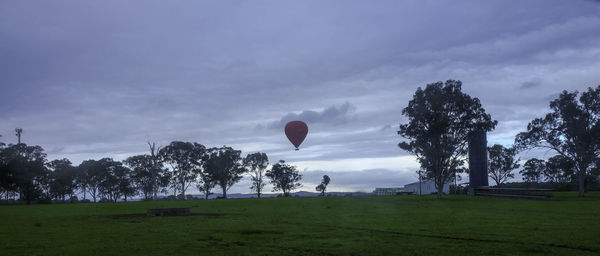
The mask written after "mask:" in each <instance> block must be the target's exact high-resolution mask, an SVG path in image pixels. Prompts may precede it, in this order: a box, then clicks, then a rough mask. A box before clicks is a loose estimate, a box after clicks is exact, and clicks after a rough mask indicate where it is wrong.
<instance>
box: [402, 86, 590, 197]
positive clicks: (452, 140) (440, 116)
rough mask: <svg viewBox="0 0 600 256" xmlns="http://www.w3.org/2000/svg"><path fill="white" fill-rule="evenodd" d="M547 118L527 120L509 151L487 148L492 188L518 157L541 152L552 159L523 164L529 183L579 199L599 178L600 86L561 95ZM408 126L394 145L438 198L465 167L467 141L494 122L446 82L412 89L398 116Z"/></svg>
mask: <svg viewBox="0 0 600 256" xmlns="http://www.w3.org/2000/svg"><path fill="white" fill-rule="evenodd" d="M550 109H551V112H550V113H548V114H546V115H545V116H544V117H540V118H536V119H534V120H532V121H531V122H530V123H529V124H528V125H527V129H526V131H524V132H521V133H519V134H517V135H516V136H515V142H514V144H513V145H511V146H507V147H504V146H502V145H499V144H496V145H493V146H491V147H488V148H487V149H488V155H489V162H488V172H489V177H491V178H492V179H493V180H494V181H495V182H496V184H497V185H502V184H503V183H504V182H506V181H507V180H508V179H509V178H513V177H514V174H513V171H514V170H515V169H517V168H519V167H520V164H519V162H520V159H516V155H517V154H518V153H519V152H523V151H525V150H529V149H533V148H542V149H547V150H548V151H549V152H554V153H555V154H556V155H555V156H553V157H551V158H549V159H548V160H547V161H545V160H540V159H535V158H533V159H528V160H527V161H526V162H525V163H524V164H523V167H524V168H523V170H521V171H520V173H521V174H522V175H523V179H524V180H525V181H529V182H540V181H547V182H571V181H573V182H576V183H577V188H578V192H579V196H584V194H585V191H586V188H589V186H586V184H588V185H589V184H590V183H593V182H597V181H598V177H599V176H600V170H599V169H600V86H597V87H596V88H592V87H590V88H588V89H587V90H586V91H585V92H583V93H581V94H579V92H577V91H573V92H568V91H566V90H565V91H563V92H562V93H561V94H560V95H559V96H558V98H556V99H554V100H552V101H551V102H550ZM402 114H403V115H404V116H406V117H407V118H408V122H407V123H405V124H401V125H400V127H399V130H398V134H399V135H401V136H402V137H404V138H406V139H407V141H403V142H401V143H399V144H398V146H399V147H400V148H401V149H404V150H406V151H408V152H410V153H412V154H414V155H415V156H416V157H417V161H418V162H419V163H420V165H421V170H419V171H418V174H419V177H420V178H421V177H423V178H426V179H431V180H433V181H435V184H436V187H437V191H438V193H437V194H438V198H441V197H442V189H443V185H444V184H445V183H448V182H452V181H454V182H456V179H457V178H458V177H459V176H458V174H459V173H465V172H468V171H469V169H468V168H467V167H466V166H465V165H466V163H465V161H466V158H467V155H468V141H469V138H470V137H471V136H472V135H473V134H475V133H476V132H481V131H483V132H490V131H492V130H494V128H495V127H496V125H497V124H498V121H496V120H493V119H492V118H491V116H490V115H489V114H488V113H486V111H485V109H484V108H483V107H482V105H481V102H480V101H479V99H478V98H474V97H471V96H469V95H468V94H466V93H464V92H462V82H461V81H457V80H448V81H446V82H445V83H444V82H436V83H432V84H428V85H427V86H426V87H425V88H424V89H422V88H420V87H419V88H418V89H417V91H416V92H415V94H414V96H413V98H412V100H410V101H409V103H408V106H407V107H405V108H404V109H403V110H402Z"/></svg>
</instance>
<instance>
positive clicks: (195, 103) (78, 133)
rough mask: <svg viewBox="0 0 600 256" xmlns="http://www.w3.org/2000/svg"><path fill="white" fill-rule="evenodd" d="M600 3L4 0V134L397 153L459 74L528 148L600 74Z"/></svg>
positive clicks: (119, 147)
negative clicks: (298, 123) (297, 122)
mask: <svg viewBox="0 0 600 256" xmlns="http://www.w3.org/2000/svg"><path fill="white" fill-rule="evenodd" d="M598 13H600V5H598V4H597V3H596V2H592V1H575V2H573V1H560V0H556V1H548V0H534V1H519V2H516V1H515V2H512V1H510V2H507V1H377V2H375V3H373V2H364V1H343V3H341V2H337V1H326V2H324V1H302V2H272V1H268V2H267V1H253V2H252V3H249V2H243V1H219V2H163V1H131V2H124V1H102V2H72V1H52V2H47V1H36V2H30V1H4V2H2V3H1V4H0V70H2V75H0V120H1V121H0V134H2V135H3V137H2V141H3V142H14V141H15V138H14V136H13V135H12V134H13V130H14V127H23V128H24V134H23V140H24V141H25V142H26V143H30V144H39V145H41V146H43V147H44V148H46V149H48V150H49V153H50V157H51V158H54V157H69V158H71V159H73V162H75V163H78V162H79V161H81V160H83V159H87V158H99V157H103V156H111V157H115V158H118V159H122V158H123V157H126V156H128V155H131V154H137V153H144V152H146V151H147V148H146V147H147V145H146V141H149V140H150V141H156V142H157V143H159V144H162V145H165V144H167V143H169V141H172V140H188V141H197V142H200V143H203V144H205V145H207V146H220V145H223V144H227V145H233V146H235V147H237V148H240V149H242V150H244V153H246V152H253V151H264V152H267V153H268V154H269V155H270V156H273V158H277V159H286V160H287V159H289V160H293V161H300V162H302V161H325V160H331V161H344V159H346V160H347V161H352V160H353V159H367V158H369V159H371V158H373V159H388V158H389V157H393V156H403V155H406V154H407V153H406V152H403V151H401V150H399V149H398V147H397V146H396V145H397V144H398V142H399V141H401V138H400V137H399V136H398V135H397V134H396V131H395V128H394V127H397V126H398V125H399V124H400V123H402V122H406V120H405V119H404V117H403V116H402V115H401V110H402V108H404V107H406V104H407V102H408V100H409V99H410V98H411V97H412V95H413V93H414V91H415V89H416V88H417V87H419V86H420V87H423V86H425V85H426V84H428V83H432V82H435V81H444V80H447V79H459V80H462V81H463V90H464V91H465V92H467V93H469V94H470V95H472V96H474V97H478V98H479V99H480V100H481V102H482V104H483V106H484V108H485V109H486V110H487V112H489V113H490V114H491V115H492V117H494V118H495V119H497V120H498V121H499V125H498V127H497V128H496V130H495V131H493V132H492V133H490V136H489V137H488V138H489V141H490V143H503V144H507V143H512V140H513V139H514V134H516V133H517V132H519V131H522V130H524V129H525V128H526V125H527V123H528V122H529V121H530V120H531V119H533V118H535V117H540V116H543V114H544V113H546V112H547V111H548V102H549V100H551V99H553V98H555V97H556V96H557V95H558V94H559V93H560V92H561V91H562V90H565V89H566V90H569V91H573V90H579V91H582V90H583V89H585V88H586V87H588V86H595V85H598V84H599V83H600V82H599V81H600V75H599V73H598V70H600V63H599V62H598V59H599V58H600V47H599V45H600V36H599V35H600V18H598V15H597V14H598ZM25 14H27V15H25ZM291 119H304V120H305V121H307V122H309V125H310V127H309V129H310V134H309V136H308V137H307V139H306V141H305V142H304V143H303V145H302V149H301V151H299V152H294V151H293V150H290V149H291V148H290V145H289V143H288V142H287V139H286V138H285V135H284V134H283V132H282V129H280V128H281V127H282V126H283V125H284V124H285V122H286V121H288V120H291ZM256 127H266V128H275V129H256ZM382 127H383V128H382ZM390 165H391V164H390ZM300 167H301V168H302V166H300ZM328 168H329V169H328V170H325V171H344V170H336V168H335V166H330V167H328ZM385 168H388V169H389V170H396V169H395V168H396V166H390V167H385ZM385 168H382V169H385ZM364 169H373V168H369V167H365V168H364ZM397 170H398V171H399V172H404V171H406V170H405V169H397ZM354 171H357V170H354ZM352 177H354V176H352ZM356 179H357V182H358V183H360V179H359V178H358V176H356ZM345 182H348V183H349V184H350V183H352V184H354V183H353V182H352V181H350V180H347V181H345Z"/></svg>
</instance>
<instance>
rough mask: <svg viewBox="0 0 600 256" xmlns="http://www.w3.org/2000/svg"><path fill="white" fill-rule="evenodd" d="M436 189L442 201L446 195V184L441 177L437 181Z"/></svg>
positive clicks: (438, 197)
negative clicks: (444, 194)
mask: <svg viewBox="0 0 600 256" xmlns="http://www.w3.org/2000/svg"><path fill="white" fill-rule="evenodd" d="M436 188H437V199H442V196H443V193H444V182H443V181H442V178H441V177H440V178H439V179H438V180H436Z"/></svg>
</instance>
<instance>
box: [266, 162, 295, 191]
mask: <svg viewBox="0 0 600 256" xmlns="http://www.w3.org/2000/svg"><path fill="white" fill-rule="evenodd" d="M265 176H267V177H268V178H269V179H271V184H273V192H275V191H282V192H283V196H290V192H291V191H292V190H294V189H296V188H299V187H301V186H302V184H300V182H299V181H300V180H301V179H302V175H301V174H300V173H299V172H298V170H297V169H296V167H295V166H293V165H289V164H286V163H285V161H283V160H279V162H278V163H276V164H274V165H273V167H271V170H268V171H267V173H266V174H265Z"/></svg>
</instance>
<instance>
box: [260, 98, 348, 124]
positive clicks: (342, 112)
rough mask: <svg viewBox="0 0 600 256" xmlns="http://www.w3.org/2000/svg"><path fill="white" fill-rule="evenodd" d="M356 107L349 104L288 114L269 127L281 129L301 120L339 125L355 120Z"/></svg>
mask: <svg viewBox="0 0 600 256" xmlns="http://www.w3.org/2000/svg"><path fill="white" fill-rule="evenodd" d="M355 111H356V107H355V106H354V105H352V104H350V103H349V102H345V103H344V104H342V105H339V106H330V107H327V108H325V109H324V110H322V111H314V110H304V111H302V112H300V113H299V114H296V113H289V114H287V115H285V116H283V117H282V118H281V119H280V120H279V121H276V122H273V123H271V124H270V125H269V127H270V128H272V129H281V128H283V127H284V126H285V124H287V123H288V122H290V121H295V120H301V121H304V122H306V123H307V124H309V125H311V124H319V123H326V124H332V125H340V124H344V123H347V122H350V121H352V120H354V119H356V115H355Z"/></svg>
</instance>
